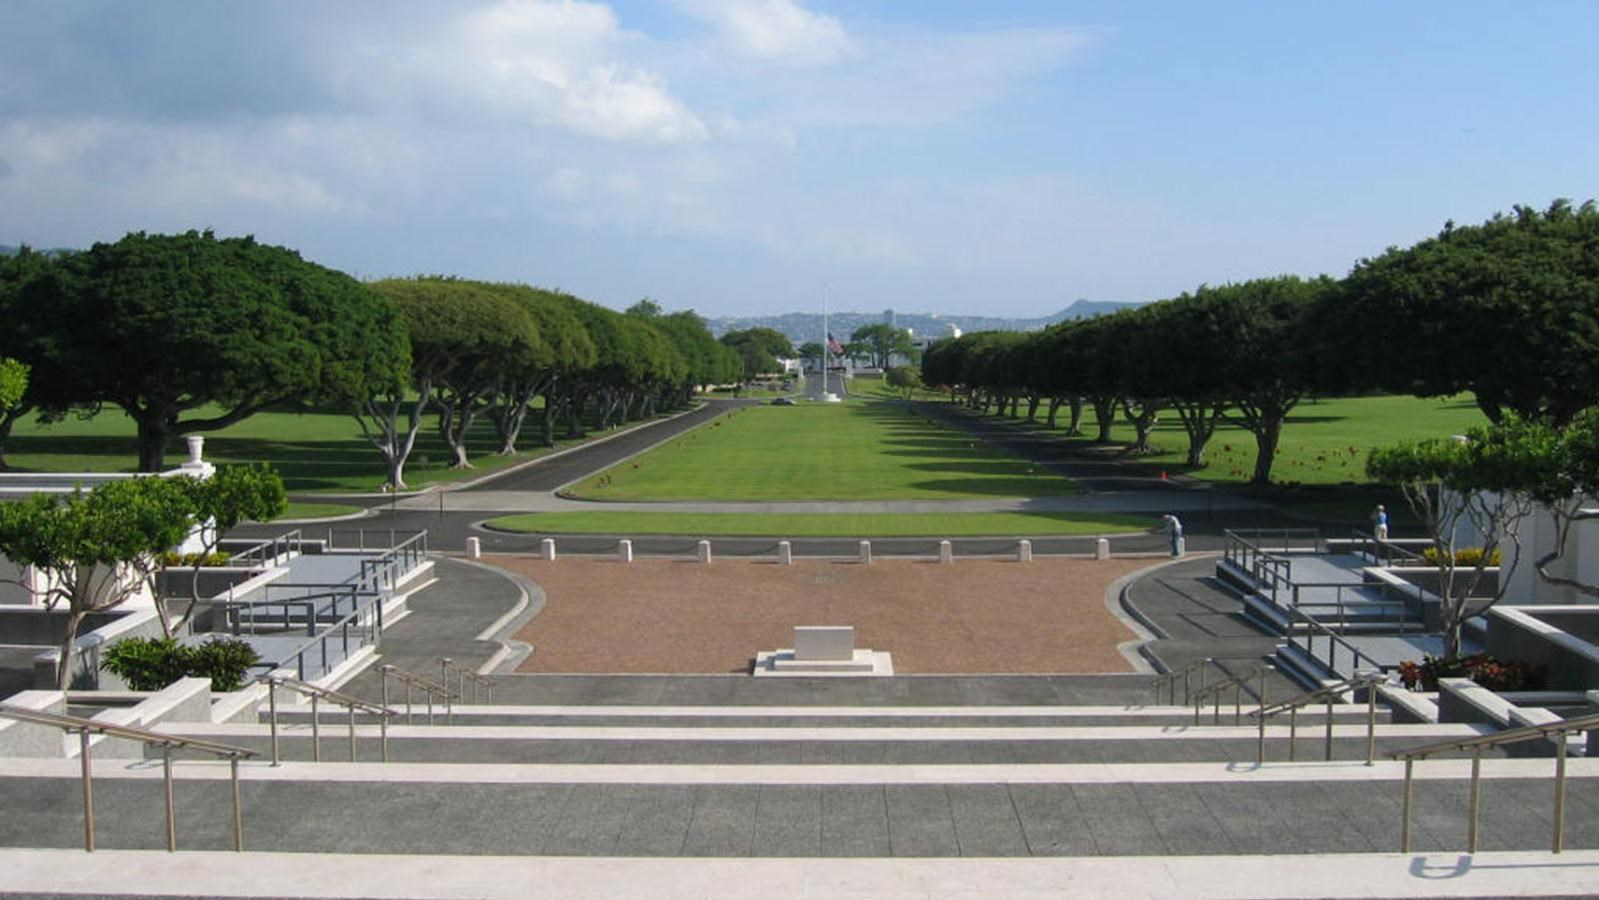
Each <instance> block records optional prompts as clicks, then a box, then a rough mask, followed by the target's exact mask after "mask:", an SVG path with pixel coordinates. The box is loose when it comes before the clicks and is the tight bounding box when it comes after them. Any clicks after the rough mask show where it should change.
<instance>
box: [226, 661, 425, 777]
mask: <svg viewBox="0 0 1599 900" xmlns="http://www.w3.org/2000/svg"><path fill="white" fill-rule="evenodd" d="M256 681H258V682H260V683H262V684H265V685H266V686H267V708H268V709H269V714H268V721H269V722H270V723H271V726H272V765H274V766H276V765H281V759H280V758H279V755H278V688H279V687H286V688H288V689H289V690H292V691H295V692H296V693H300V694H304V695H305V696H307V697H310V698H311V760H312V761H313V762H321V761H322V729H321V717H320V716H319V715H318V711H317V703H318V701H320V700H328V701H331V702H332V703H335V704H337V705H339V706H343V707H345V708H346V709H347V710H348V711H349V713H350V762H355V761H356V748H355V713H356V711H357V710H360V711H362V712H367V713H371V714H372V715H375V716H377V717H378V742H379V744H380V746H381V747H382V750H383V761H384V762H388V761H389V719H390V718H391V717H393V716H396V715H399V713H397V712H395V711H394V710H392V709H390V708H388V707H387V706H379V705H378V704H376V703H369V702H367V701H366V700H362V699H361V698H359V697H352V696H350V695H349V694H344V693H340V692H338V691H335V690H330V689H328V688H325V687H321V686H319V685H315V684H312V683H310V682H308V681H301V680H300V679H298V678H290V677H288V676H287V675H262V676H261V677H259V678H257V679H256Z"/></svg>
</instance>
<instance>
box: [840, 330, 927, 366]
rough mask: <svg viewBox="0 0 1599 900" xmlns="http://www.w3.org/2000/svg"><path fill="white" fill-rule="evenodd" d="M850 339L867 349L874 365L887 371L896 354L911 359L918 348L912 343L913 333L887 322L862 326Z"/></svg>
mask: <svg viewBox="0 0 1599 900" xmlns="http://www.w3.org/2000/svg"><path fill="white" fill-rule="evenodd" d="M849 339H850V341H851V342H853V343H857V344H860V345H862V346H863V347H865V348H866V351H867V353H869V354H870V355H871V357H872V365H874V366H876V367H877V368H879V369H883V370H885V371H886V370H887V369H888V367H889V366H888V364H889V361H890V358H891V357H892V356H893V355H894V354H899V355H900V356H903V357H905V358H907V359H909V358H910V356H911V355H912V354H913V353H915V352H916V346H915V344H913V343H912V342H911V333H910V332H909V331H906V330H905V329H903V328H896V327H894V326H893V325H890V324H888V323H887V322H878V323H876V324H873V325H862V326H861V327H860V328H857V329H855V331H854V332H852V333H851V334H850V336H849Z"/></svg>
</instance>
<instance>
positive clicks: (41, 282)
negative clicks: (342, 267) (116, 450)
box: [9, 231, 405, 472]
mask: <svg viewBox="0 0 1599 900" xmlns="http://www.w3.org/2000/svg"><path fill="white" fill-rule="evenodd" d="M25 287H27V288H28V291H27V292H26V293H27V294H28V295H29V297H30V298H31V299H29V300H28V301H27V302H22V303H16V304H13V309H11V310H10V311H9V312H10V313H11V314H14V315H16V316H18V317H19V318H20V320H21V321H20V323H19V325H20V327H21V328H23V329H24V330H25V331H26V332H27V333H29V334H31V335H34V336H36V337H37V338H38V339H39V340H38V341H37V342H36V343H35V344H34V345H33V346H32V347H31V348H30V355H29V356H25V357H20V358H22V359H23V360H24V361H25V362H28V363H29V364H31V365H32V366H33V367H34V377H35V386H36V387H37V388H38V389H39V390H38V391H37V392H36V393H37V394H38V396H37V399H38V401H39V403H40V405H41V406H44V407H46V408H50V407H54V408H57V409H61V408H66V407H69V406H88V407H90V408H98V407H99V406H100V405H102V404H107V403H109V404H112V405H115V406H117V407H120V408H121V409H122V410H123V411H124V412H126V413H127V414H128V416H129V417H130V418H132V419H133V420H134V423H135V425H136V426H137V429H138V438H137V440H138V449H139V470H140V471H143V472H154V471H158V470H160V469H161V468H162V464H163V462H164V457H165V453H166V448H167V445H168V443H169V442H170V440H171V439H172V438H174V437H175V436H177V435H179V434H185V433H194V432H204V431H213V430H216V429H220V428H226V427H227V426H229V425H232V424H234V423H236V422H238V421H240V420H242V419H244V418H247V417H248V416H250V415H253V414H254V413H256V412H259V411H260V410H262V409H265V408H267V407H268V406H272V405H275V404H283V403H288V402H296V401H300V402H321V401H331V400H336V399H344V398H353V397H358V396H364V395H366V394H368V393H369V392H370V390H371V388H372V386H373V385H374V384H381V383H383V382H385V381H388V380H391V379H394V378H396V377H397V376H398V373H399V372H403V363H404V353H405V351H404V346H405V336H404V333H403V331H402V330H401V327H400V323H399V320H398V318H397V317H396V316H395V314H394V309H393V307H392V306H390V305H389V304H388V303H386V302H384V301H383V299H382V298H381V297H379V296H378V295H376V294H374V293H373V292H372V291H370V290H368V289H367V288H366V287H365V286H364V285H362V284H361V283H360V282H357V281H356V280H354V279H352V278H350V277H349V276H348V275H344V274H343V273H340V272H335V271H333V270H331V269H326V268H323V267H321V266H318V265H315V264H313V263H309V262H306V261H305V260H303V259H301V258H300V256H299V255H298V254H297V253H295V252H294V251H292V250H287V249H284V248H282V247H273V246H269V245H266V244H259V243H256V241H255V240H254V239H253V238H248V237H245V238H225V239H218V238H217V237H215V236H214V235H212V234H211V233H210V232H204V233H201V232H196V231H190V232H187V233H185V234H179V235H147V234H144V233H142V232H137V233H133V234H129V235H128V236H126V237H124V238H122V239H121V240H119V241H117V242H116V243H114V244H104V243H102V244H95V245H94V246H93V247H92V248H90V249H89V250H87V251H85V252H82V253H73V254H69V255H66V256H63V257H61V258H60V259H58V260H56V261H54V262H53V263H51V264H50V265H49V266H48V267H46V268H44V269H43V270H42V271H40V272H37V273H35V275H34V276H33V277H32V278H30V279H29V284H27V285H25ZM202 410H206V411H212V410H214V411H215V412H214V414H196V413H199V412H200V411H202Z"/></svg>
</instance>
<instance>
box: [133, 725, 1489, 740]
mask: <svg viewBox="0 0 1599 900" xmlns="http://www.w3.org/2000/svg"><path fill="white" fill-rule="evenodd" d="M155 730H156V731H159V732H161V733H162V734H170V735H174V736H179V737H205V738H211V739H213V740H218V741H221V742H223V743H227V741H228V739H229V738H240V737H255V738H264V737H267V736H268V735H269V734H270V733H271V728H270V726H268V725H264V724H256V723H217V724H212V723H206V722H168V723H163V724H161V725H158V726H156V728H155ZM1496 730H1497V729H1496V728H1494V727H1493V726H1491V725H1480V724H1467V723H1446V724H1423V725H1392V724H1382V723H1380V724H1378V725H1377V726H1376V728H1375V729H1374V732H1375V734H1376V736H1377V737H1379V738H1407V737H1409V738H1414V739H1415V740H1416V742H1417V743H1418V744H1420V743H1423V742H1428V741H1433V740H1446V739H1449V738H1456V737H1458V738H1469V737H1477V736H1480V735H1484V734H1492V733H1493V732H1494V731H1496ZM388 732H389V740H391V741H395V740H409V739H419V740H426V739H435V740H502V741H594V742H599V741H629V742H639V743H658V742H667V741H676V742H693V743H706V744H715V743H729V744H737V743H763V744H781V743H797V742H827V743H867V742H883V743H896V742H915V743H948V742H950V741H966V742H973V743H986V742H991V741H1005V742H1010V741H1015V742H1028V743H1031V742H1039V741H1176V740H1245V739H1250V740H1252V739H1255V738H1257V737H1258V736H1259V733H1260V729H1259V727H1258V726H1253V725H1034V726H1027V727H1016V728H1006V727H1002V726H1001V727H991V726H978V727H963V726H948V727H944V728H890V727H880V726H870V725H868V726H854V727H825V728H793V727H743V726H719V727H693V726H689V727H676V726H657V727H651V728H638V727H632V726H627V725H443V724H440V725H390V726H389V729H388ZM1332 732H1333V739H1334V740H1348V739H1353V738H1364V737H1365V736H1366V725H1365V723H1363V722H1362V723H1353V722H1343V723H1334V724H1333V728H1332ZM380 733H381V729H380V727H379V726H377V725H357V726H356V728H355V734H356V738H357V739H358V740H359V739H363V738H364V739H367V740H369V741H375V740H377V739H378V737H379V735H380ZM1326 733H1327V728H1326V725H1325V724H1318V725H1301V726H1300V727H1299V731H1298V737H1299V740H1301V741H1311V740H1319V739H1321V738H1323V737H1324V736H1325V735H1326ZM278 734H279V736H280V738H281V737H285V736H287V737H296V738H309V737H310V736H311V723H309V722H292V723H291V722H280V723H278ZM349 734H350V728H349V726H348V725H346V724H344V723H341V722H323V723H322V727H321V737H322V739H323V740H325V741H337V740H338V739H340V738H346V739H347V738H348V737H349ZM1289 734H1290V729H1289V726H1287V725H1268V726H1266V738H1267V740H1269V741H1276V740H1286V739H1287V738H1288V737H1289Z"/></svg>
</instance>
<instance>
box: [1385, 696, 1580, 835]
mask: <svg viewBox="0 0 1599 900" xmlns="http://www.w3.org/2000/svg"><path fill="white" fill-rule="evenodd" d="M1595 730H1599V715H1588V716H1578V717H1577V718H1575V719H1564V720H1562V721H1559V722H1548V723H1545V724H1542V725H1524V726H1522V727H1520V728H1511V729H1508V730H1506V731H1500V732H1495V733H1494V734H1486V735H1482V736H1481V737H1474V738H1466V739H1464V740H1459V741H1438V742H1436V743H1432V744H1423V745H1422V746H1420V747H1409V748H1406V749H1404V750H1395V751H1393V752H1392V753H1390V754H1388V755H1389V756H1390V757H1392V758H1394V759H1402V760H1404V761H1405V796H1404V801H1403V803H1402V804H1401V806H1400V809H1401V812H1400V815H1401V816H1402V817H1403V818H1402V819H1401V820H1400V824H1399V847H1400V852H1402V853H1409V852H1410V806H1411V782H1412V776H1413V775H1414V769H1415V765H1416V760H1418V759H1426V758H1427V757H1429V756H1432V755H1433V754H1435V753H1445V752H1449V751H1461V750H1470V751H1471V789H1470V801H1469V803H1468V806H1467V813H1466V815H1467V819H1466V852H1467V853H1476V852H1477V821H1478V813H1479V811H1480V810H1481V808H1482V752H1483V751H1484V750H1487V749H1489V748H1492V747H1498V746H1500V745H1501V744H1516V743H1520V742H1522V741H1535V740H1540V739H1548V738H1550V737H1551V736H1553V738H1554V745H1555V808H1554V836H1553V838H1552V839H1551V846H1550V852H1552V853H1559V852H1560V851H1561V850H1562V849H1563V848H1564V846H1565V841H1566V735H1568V734H1571V733H1573V732H1575V733H1578V734H1581V733H1582V732H1585V731H1595Z"/></svg>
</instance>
